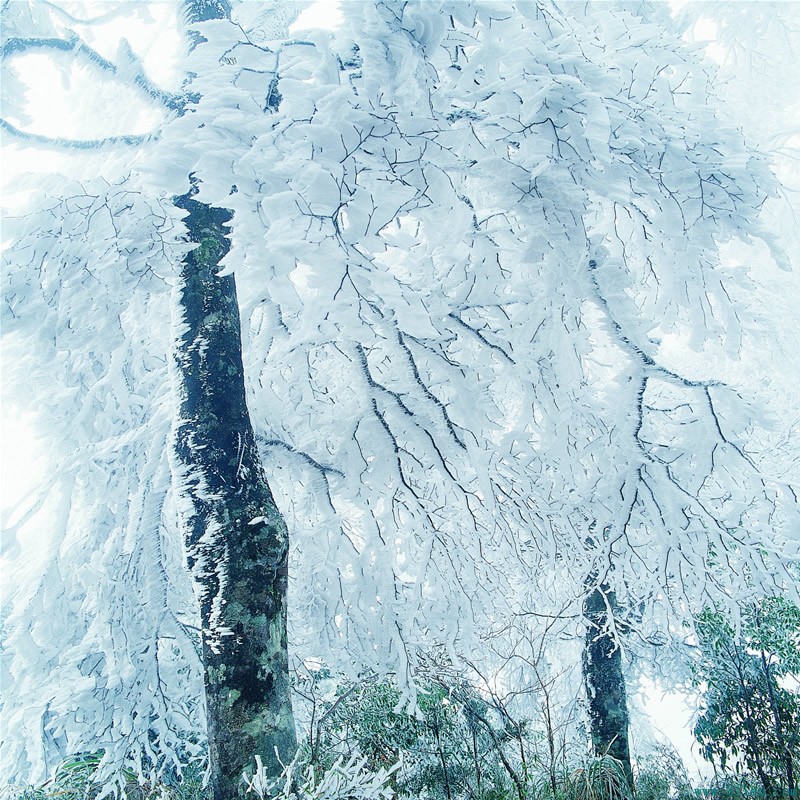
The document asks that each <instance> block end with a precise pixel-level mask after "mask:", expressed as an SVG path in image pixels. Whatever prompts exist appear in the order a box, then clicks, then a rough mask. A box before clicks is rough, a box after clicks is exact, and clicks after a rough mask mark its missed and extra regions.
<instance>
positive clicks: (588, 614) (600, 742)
mask: <svg viewBox="0 0 800 800" xmlns="http://www.w3.org/2000/svg"><path fill="white" fill-rule="evenodd" d="M615 607H616V596H615V593H614V592H613V591H611V590H610V589H609V587H608V585H606V584H601V585H600V586H599V587H595V588H594V589H592V590H591V591H590V593H589V594H588V595H587V597H586V599H585V600H584V603H583V615H584V617H585V618H586V621H587V623H588V625H587V628H586V640H585V646H584V650H583V682H584V686H585V687H586V696H587V699H588V704H589V722H590V726H591V733H592V746H593V748H594V752H595V755H597V756H605V755H609V756H612V757H613V758H615V759H617V761H619V762H620V763H621V764H622V768H623V770H624V771H625V777H626V778H627V780H628V784H629V786H630V789H631V791H633V770H632V769H631V754H630V744H629V741H628V722H629V719H628V700H627V696H626V692H625V677H624V675H623V673H622V651H621V649H620V647H619V642H618V641H617V640H616V638H615V637H614V634H613V633H612V632H611V630H610V625H609V622H610V619H609V610H610V611H611V613H612V614H613V612H614V609H615Z"/></svg>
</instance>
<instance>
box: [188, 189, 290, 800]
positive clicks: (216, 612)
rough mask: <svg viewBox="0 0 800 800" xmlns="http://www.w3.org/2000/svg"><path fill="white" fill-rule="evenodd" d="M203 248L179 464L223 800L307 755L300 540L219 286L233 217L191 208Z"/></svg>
mask: <svg viewBox="0 0 800 800" xmlns="http://www.w3.org/2000/svg"><path fill="white" fill-rule="evenodd" d="M192 194H193V193H190V194H188V195H185V196H184V197H181V198H178V200H176V205H178V206H179V207H181V208H184V209H186V210H187V211H188V212H189V214H188V216H187V217H186V219H185V223H186V225H187V228H188V232H189V239H190V241H192V242H195V243H198V245H199V246H198V247H197V248H196V249H195V250H193V251H192V252H190V253H189V254H188V255H187V256H186V258H185V260H184V262H183V264H182V269H181V287H180V294H179V308H180V312H181V314H182V316H183V319H182V323H183V325H182V330H180V332H179V335H178V342H177V353H176V358H175V361H176V364H177V373H178V375H179V378H180V383H181V389H182V394H181V406H180V413H179V419H178V421H177V424H176V431H175V453H176V459H177V470H178V472H179V481H180V489H181V492H182V497H181V502H182V503H183V508H182V509H181V510H182V512H183V524H184V536H185V541H186V548H187V555H188V561H189V567H190V569H191V571H192V575H193V577H194V579H195V587H196V592H197V594H198V600H199V605H200V614H201V625H202V655H203V666H204V673H205V676H204V677H205V696H206V715H207V725H208V744H209V760H210V765H211V781H212V785H213V791H214V800H230V798H233V797H235V796H236V795H237V794H238V793H239V791H240V789H241V777H242V771H243V770H244V769H250V770H252V768H253V763H254V762H253V759H254V756H255V755H260V756H261V758H262V760H263V763H264V765H265V766H266V769H267V772H268V774H269V775H270V776H277V775H279V774H280V772H281V770H282V765H281V762H282V761H283V762H284V763H288V761H290V760H291V759H292V757H293V756H294V753H295V750H296V746H297V744H296V739H295V730H294V719H293V716H292V708H291V701H290V693H289V692H290V681H289V666H288V656H287V637H286V589H287V576H288V571H287V561H288V550H289V541H288V534H287V530H286V526H285V524H284V521H283V519H282V518H281V515H280V512H279V511H278V509H277V508H276V506H275V502H274V500H273V498H272V493H271V492H270V489H269V486H268V485H267V481H266V478H265V476H264V472H263V469H262V466H261V463H260V459H259V455H258V450H257V446H256V442H255V436H254V434H253V428H252V425H251V422H250V416H249V413H248V410H247V404H246V400H245V384H244V370H243V365H242V349H241V330H240V322H239V308H238V303H237V298H236V286H235V282H234V279H233V277H232V276H226V277H219V276H218V275H217V271H218V265H219V262H220V259H221V258H222V257H223V256H224V255H225V254H226V253H227V252H228V249H229V246H230V245H229V242H228V240H227V238H226V237H225V228H224V227H223V226H224V225H225V223H226V222H228V221H229V219H230V214H229V212H227V211H225V210H223V209H217V208H212V207H210V206H207V205H204V204H202V203H199V202H197V201H195V200H193V199H192Z"/></svg>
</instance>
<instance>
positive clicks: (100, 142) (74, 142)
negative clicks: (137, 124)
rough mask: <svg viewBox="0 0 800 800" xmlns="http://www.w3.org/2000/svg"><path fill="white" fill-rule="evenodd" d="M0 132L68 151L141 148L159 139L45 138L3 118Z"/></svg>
mask: <svg viewBox="0 0 800 800" xmlns="http://www.w3.org/2000/svg"><path fill="white" fill-rule="evenodd" d="M0 130H4V131H6V133H10V134H11V135H12V136H16V137H17V138H19V139H21V140H23V141H26V142H29V143H30V144H35V145H39V146H40V147H54V148H57V149H67V150H100V149H102V148H104V147H115V146H118V145H124V146H125V147H140V146H141V145H143V144H145V143H146V142H150V141H153V140H154V139H157V138H158V133H143V134H135V135H132V136H106V137H105V138H103V139H66V138H63V137H60V136H57V137H53V136H43V135H42V134H40V133H28V132H27V131H21V130H20V129H19V128H17V127H15V126H14V125H12V124H11V123H10V122H8V121H7V120H5V119H2V118H0Z"/></svg>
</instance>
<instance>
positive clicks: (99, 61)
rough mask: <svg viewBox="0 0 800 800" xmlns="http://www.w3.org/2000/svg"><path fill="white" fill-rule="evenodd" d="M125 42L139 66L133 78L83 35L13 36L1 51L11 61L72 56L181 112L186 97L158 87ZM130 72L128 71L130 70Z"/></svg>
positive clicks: (128, 55)
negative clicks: (34, 56) (36, 56)
mask: <svg viewBox="0 0 800 800" xmlns="http://www.w3.org/2000/svg"><path fill="white" fill-rule="evenodd" d="M123 42H124V45H126V46H125V56H126V58H127V59H128V60H129V62H130V63H131V64H132V65H133V66H134V67H135V70H136V71H135V73H134V75H133V77H132V78H130V79H129V78H127V77H123V72H122V70H120V67H119V66H118V65H117V64H115V63H114V62H113V61H109V60H108V59H107V58H105V57H104V56H102V55H100V53H98V52H97V50H95V49H94V48H92V47H89V45H87V44H86V43H85V42H84V41H83V40H82V39H81V38H80V37H79V36H77V35H76V34H73V35H72V36H71V37H70V38H68V39H61V38H59V37H52V36H50V37H35V36H31V37H27V36H26V37H12V38H9V39H6V41H5V42H4V43H3V46H2V48H1V49H0V58H2V59H10V58H12V57H13V56H19V55H22V54H24V53H31V52H36V51H41V50H44V51H52V52H62V53H72V54H73V55H75V56H76V57H78V58H81V59H84V60H85V61H87V62H88V63H90V64H92V65H94V66H96V67H98V68H99V69H100V70H102V71H103V72H105V73H107V74H109V75H111V76H113V77H114V78H116V79H120V80H125V81H126V82H127V81H129V80H130V82H131V83H132V84H133V85H134V86H136V87H137V88H138V89H141V90H142V91H143V92H144V93H145V94H146V95H147V96H148V97H150V98H151V99H152V100H155V101H157V102H158V103H160V104H161V105H162V106H164V108H167V109H170V110H171V111H178V110H180V109H181V108H182V107H183V103H184V101H183V98H181V97H180V96H178V95H173V94H170V93H169V92H165V91H164V90H163V89H160V88H159V87H158V86H156V85H155V84H154V83H153V82H152V81H151V80H150V79H149V78H148V77H147V75H145V73H144V69H143V67H142V64H141V60H140V59H139V58H138V56H136V54H135V53H134V52H133V50H131V48H130V45H128V43H127V42H125V41H124V40H123ZM126 72H127V71H126Z"/></svg>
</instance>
